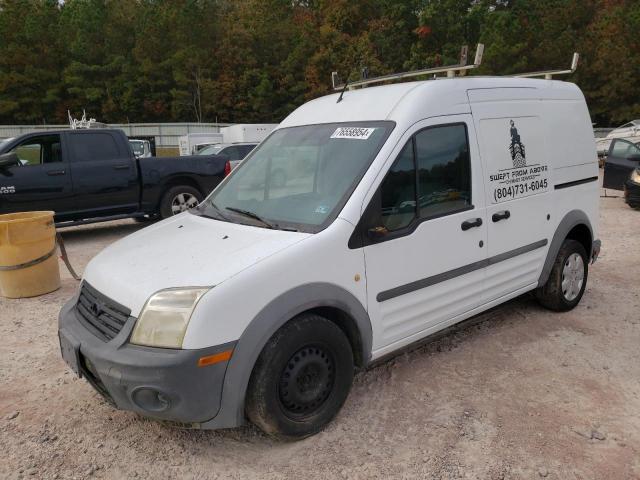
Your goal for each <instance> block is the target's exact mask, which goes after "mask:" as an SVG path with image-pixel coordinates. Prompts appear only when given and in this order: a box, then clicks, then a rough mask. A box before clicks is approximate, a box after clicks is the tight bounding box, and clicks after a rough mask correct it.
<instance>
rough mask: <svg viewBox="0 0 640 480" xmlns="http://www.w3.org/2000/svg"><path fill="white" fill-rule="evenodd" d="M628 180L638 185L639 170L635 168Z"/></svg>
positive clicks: (639, 180) (639, 179) (639, 182)
mask: <svg viewBox="0 0 640 480" xmlns="http://www.w3.org/2000/svg"><path fill="white" fill-rule="evenodd" d="M629 180H631V181H632V182H633V183H638V184H640V169H637V168H636V169H635V170H634V171H633V172H631V178H629Z"/></svg>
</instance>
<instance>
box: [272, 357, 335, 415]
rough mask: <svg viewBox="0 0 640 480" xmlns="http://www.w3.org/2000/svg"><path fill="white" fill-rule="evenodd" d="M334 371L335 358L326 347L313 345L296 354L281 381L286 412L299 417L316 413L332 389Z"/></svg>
mask: <svg viewBox="0 0 640 480" xmlns="http://www.w3.org/2000/svg"><path fill="white" fill-rule="evenodd" d="M335 370H336V369H335V360H334V357H333V355H332V354H331V352H330V351H329V350H328V349H326V348H325V347H323V346H320V345H310V346H306V347H303V348H301V349H300V350H298V351H297V352H296V353H294V354H293V355H292V356H291V358H290V359H289V360H288V361H287V364H286V365H285V367H284V368H283V370H282V373H281V375H280V381H279V384H278V399H279V401H280V405H281V408H282V410H283V411H284V413H285V415H286V416H288V417H289V418H292V419H295V420H300V419H303V418H305V417H309V416H311V415H313V414H314V413H316V412H317V411H318V409H319V408H320V407H322V405H324V403H325V402H326V401H327V399H328V398H329V396H330V394H331V391H332V390H333V385H334V383H335Z"/></svg>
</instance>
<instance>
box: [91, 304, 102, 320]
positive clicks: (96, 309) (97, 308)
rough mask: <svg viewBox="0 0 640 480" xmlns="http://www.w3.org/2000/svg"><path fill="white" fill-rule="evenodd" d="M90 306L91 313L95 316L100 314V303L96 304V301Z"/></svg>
mask: <svg viewBox="0 0 640 480" xmlns="http://www.w3.org/2000/svg"><path fill="white" fill-rule="evenodd" d="M90 308H91V313H93V315H94V316H96V317H99V316H100V314H101V313H102V309H101V308H100V305H98V304H97V303H92V304H91V307H90Z"/></svg>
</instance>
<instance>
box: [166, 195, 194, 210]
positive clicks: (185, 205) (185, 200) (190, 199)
mask: <svg viewBox="0 0 640 480" xmlns="http://www.w3.org/2000/svg"><path fill="white" fill-rule="evenodd" d="M197 205H198V199H197V198H196V196H195V195H192V194H191V193H179V194H178V195H176V196H175V197H173V200H172V201H171V213H173V214H174V215H177V214H178V213H182V212H186V211H187V210H189V209H191V208H194V207H196V206H197Z"/></svg>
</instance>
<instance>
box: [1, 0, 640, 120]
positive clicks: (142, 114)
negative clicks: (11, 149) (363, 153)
mask: <svg viewBox="0 0 640 480" xmlns="http://www.w3.org/2000/svg"><path fill="white" fill-rule="evenodd" d="M639 31H640V2H638V1H634V0H0V124H25V123H36V124H39V123H65V122H66V121H67V110H71V111H72V112H74V113H75V114H76V115H77V114H80V113H81V112H82V109H86V111H87V114H88V115H90V116H92V117H95V118H97V119H98V120H99V121H102V122H107V123H125V122H171V121H176V122H182V121H184V122H214V121H219V122H279V121H280V120H282V119H283V118H284V117H285V116H286V115H287V114H288V113H290V112H291V111H292V110H293V109H295V108H296V107H297V106H299V105H301V104H302V103H303V102H305V101H307V100H309V99H312V98H315V97H317V96H320V95H324V94H326V93H329V92H330V91H331V72H332V71H334V70H335V71H338V72H339V73H340V74H341V76H342V78H343V79H344V78H345V77H349V78H353V79H355V78H358V76H359V72H360V70H361V68H363V67H367V68H368V70H369V75H370V76H377V75H382V74H387V73H391V72H396V71H405V70H412V69H417V68H425V67H431V66H438V65H446V64H452V63H456V62H457V60H458V56H459V52H460V47H461V45H463V44H468V45H469V47H470V59H472V58H473V52H474V47H475V44H477V43H478V42H482V43H484V44H485V46H486V47H485V55H484V59H483V65H482V66H481V68H479V69H478V70H476V71H475V72H474V74H483V75H491V74H495V75H506V74H511V73H518V72H525V71H534V70H543V69H549V68H558V67H561V68H564V67H565V66H568V64H569V62H570V60H571V55H572V53H573V52H574V51H579V52H580V53H581V65H580V67H579V68H578V71H577V72H576V73H575V74H573V75H571V76H570V77H567V80H570V81H573V82H575V83H577V84H578V85H579V86H580V88H581V89H582V90H583V92H584V93H585V96H586V97H587V101H588V103H589V108H590V111H591V115H592V120H593V121H594V122H596V123H597V124H598V125H601V126H608V125H617V124H620V123H623V122H626V121H628V120H632V119H633V118H636V117H640V35H638V32H639Z"/></svg>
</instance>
